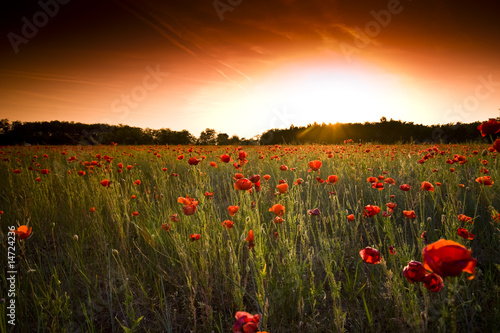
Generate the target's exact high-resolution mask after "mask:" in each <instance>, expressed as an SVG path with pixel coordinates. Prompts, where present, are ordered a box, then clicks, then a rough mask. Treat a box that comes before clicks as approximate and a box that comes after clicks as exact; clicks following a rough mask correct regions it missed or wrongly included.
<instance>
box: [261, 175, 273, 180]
mask: <svg viewBox="0 0 500 333" xmlns="http://www.w3.org/2000/svg"><path fill="white" fill-rule="evenodd" d="M262 178H264V180H265V181H268V180H269V179H271V176H270V175H264V176H263V177H262Z"/></svg>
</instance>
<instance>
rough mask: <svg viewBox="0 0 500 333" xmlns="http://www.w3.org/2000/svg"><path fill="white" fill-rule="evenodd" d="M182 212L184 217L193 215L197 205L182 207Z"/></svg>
mask: <svg viewBox="0 0 500 333" xmlns="http://www.w3.org/2000/svg"><path fill="white" fill-rule="evenodd" d="M182 212H183V213H184V215H193V214H194V213H195V212H196V205H193V204H191V205H186V206H184V207H182Z"/></svg>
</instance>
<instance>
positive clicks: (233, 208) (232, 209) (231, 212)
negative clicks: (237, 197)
mask: <svg viewBox="0 0 500 333" xmlns="http://www.w3.org/2000/svg"><path fill="white" fill-rule="evenodd" d="M238 209H240V207H239V206H229V207H227V210H228V212H229V215H231V216H234V214H236V212H237V211H238Z"/></svg>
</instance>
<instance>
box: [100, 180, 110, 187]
mask: <svg viewBox="0 0 500 333" xmlns="http://www.w3.org/2000/svg"><path fill="white" fill-rule="evenodd" d="M101 185H102V186H104V187H106V186H110V185H111V181H109V180H107V179H103V180H101Z"/></svg>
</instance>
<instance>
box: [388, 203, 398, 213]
mask: <svg viewBox="0 0 500 333" xmlns="http://www.w3.org/2000/svg"><path fill="white" fill-rule="evenodd" d="M386 206H387V208H389V211H390V212H393V211H394V209H395V208H396V206H397V204H395V203H394V202H388V203H387V204H386Z"/></svg>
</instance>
